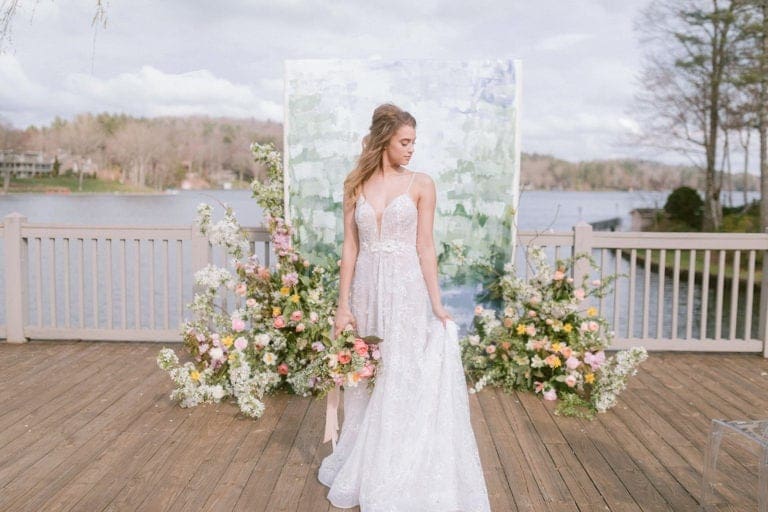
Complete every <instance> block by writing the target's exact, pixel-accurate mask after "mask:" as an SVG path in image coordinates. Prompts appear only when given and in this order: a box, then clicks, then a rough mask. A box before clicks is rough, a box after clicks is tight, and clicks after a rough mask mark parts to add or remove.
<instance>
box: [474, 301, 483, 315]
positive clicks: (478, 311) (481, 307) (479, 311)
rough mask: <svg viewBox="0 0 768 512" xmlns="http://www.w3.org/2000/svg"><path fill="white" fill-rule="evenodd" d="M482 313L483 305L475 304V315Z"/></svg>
mask: <svg viewBox="0 0 768 512" xmlns="http://www.w3.org/2000/svg"><path fill="white" fill-rule="evenodd" d="M481 314H483V306H481V305H480V304H478V305H477V306H475V315H481Z"/></svg>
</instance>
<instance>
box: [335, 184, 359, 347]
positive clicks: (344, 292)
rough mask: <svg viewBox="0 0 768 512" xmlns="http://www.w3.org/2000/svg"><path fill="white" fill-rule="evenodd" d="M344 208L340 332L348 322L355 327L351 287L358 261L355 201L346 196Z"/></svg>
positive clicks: (336, 322)
mask: <svg viewBox="0 0 768 512" xmlns="http://www.w3.org/2000/svg"><path fill="white" fill-rule="evenodd" d="M342 204H343V210H344V243H343V245H342V247H341V269H340V270H339V304H338V308H337V310H336V319H335V329H334V330H335V331H336V334H338V332H340V331H341V330H342V329H343V328H344V327H346V325H347V323H351V324H352V325H353V326H354V327H357V326H356V325H355V320H354V318H353V317H352V312H351V310H350V308H349V295H350V287H351V285H352V276H353V274H354V273H355V263H356V262H357V253H358V238H357V225H356V224H355V203H354V202H352V201H350V200H349V199H347V198H346V197H345V198H344V200H343V201H342Z"/></svg>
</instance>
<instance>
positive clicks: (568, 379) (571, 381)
mask: <svg viewBox="0 0 768 512" xmlns="http://www.w3.org/2000/svg"><path fill="white" fill-rule="evenodd" d="M565 385H566V386H568V387H569V388H572V387H573V386H575V385H576V377H575V376H573V375H568V376H567V377H566V378H565Z"/></svg>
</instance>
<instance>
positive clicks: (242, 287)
mask: <svg viewBox="0 0 768 512" xmlns="http://www.w3.org/2000/svg"><path fill="white" fill-rule="evenodd" d="M247 291H248V286H246V284H245V283H238V284H237V286H235V293H236V294H237V295H239V296H241V297H245V294H246V292H247Z"/></svg>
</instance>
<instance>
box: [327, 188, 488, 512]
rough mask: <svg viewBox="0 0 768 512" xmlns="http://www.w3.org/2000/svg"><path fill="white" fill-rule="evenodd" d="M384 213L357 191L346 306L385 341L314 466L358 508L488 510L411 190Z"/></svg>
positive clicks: (347, 398) (460, 379)
mask: <svg viewBox="0 0 768 512" xmlns="http://www.w3.org/2000/svg"><path fill="white" fill-rule="evenodd" d="M412 182H413V176H411V180H410V182H409V184H408V188H407V189H406V191H405V192H404V193H402V194H400V195H399V196H397V197H395V198H394V199H392V201H391V202H390V203H389V204H388V205H387V206H386V207H385V208H384V211H383V212H382V213H381V217H380V218H381V221H380V223H379V222H378V221H377V214H376V212H375V211H374V209H373V207H372V206H371V205H370V204H369V203H368V202H367V201H366V200H365V198H364V197H363V196H362V194H361V195H360V198H359V199H358V202H357V206H356V208H355V214H354V215H355V222H356V224H357V228H358V236H359V241H360V250H359V254H358V257H357V263H356V266H355V272H354V276H353V281H352V285H351V290H350V291H351V297H350V299H351V300H350V309H351V311H352V314H353V315H354V317H355V319H356V321H357V331H358V332H359V333H360V334H361V335H369V334H373V335H376V336H379V337H381V338H382V339H383V340H384V341H383V342H382V343H381V345H380V350H381V361H380V365H379V369H378V373H377V376H376V385H375V388H374V390H373V392H372V393H369V391H368V390H367V388H366V386H359V387H357V388H349V389H345V390H344V392H343V396H344V423H343V426H342V429H341V434H340V436H339V440H338V444H336V447H335V449H334V451H333V453H331V454H330V455H328V456H327V457H326V458H325V459H324V460H323V461H322V464H321V466H320V469H319V472H318V479H319V480H320V482H322V483H323V484H324V485H326V486H328V487H329V488H330V489H329V492H328V499H329V500H330V501H331V503H333V505H334V506H336V507H340V508H348V507H354V506H356V505H360V509H361V512H459V511H461V512H475V511H479V512H485V511H489V510H490V505H489V502H488V493H487V490H486V486H485V480H484V478H483V470H482V467H481V465H480V457H479V454H478V449H477V443H476V440H475V436H474V433H473V431H472V425H471V424H470V420H469V403H468V395H467V386H466V381H465V378H464V370H463V368H462V364H461V356H460V352H459V345H458V332H457V327H456V324H455V323H453V322H450V321H449V322H448V326H447V328H446V327H444V326H443V324H442V322H441V321H440V320H439V319H438V318H437V317H435V316H434V314H433V313H432V308H431V304H430V301H429V295H428V292H427V288H426V283H425V282H424V277H423V275H422V272H421V267H420V265H419V258H418V254H417V252H416V223H417V209H416V205H415V204H414V201H413V199H412V198H411V196H410V195H409V192H408V189H410V187H411V183H412Z"/></svg>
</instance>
